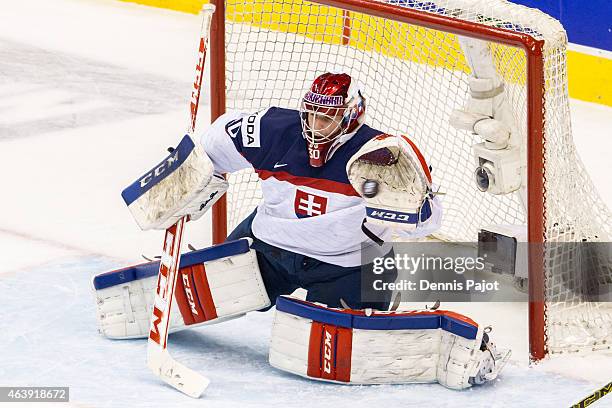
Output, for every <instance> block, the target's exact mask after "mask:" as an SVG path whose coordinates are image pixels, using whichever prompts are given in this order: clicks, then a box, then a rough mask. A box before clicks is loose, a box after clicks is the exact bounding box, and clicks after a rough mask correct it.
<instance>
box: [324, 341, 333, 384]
mask: <svg viewBox="0 0 612 408" xmlns="http://www.w3.org/2000/svg"><path fill="white" fill-rule="evenodd" d="M323 336H324V337H325V340H324V343H323V371H324V372H326V373H328V374H331V367H332V335H331V333H330V332H328V331H327V330H325V332H324V334H323Z"/></svg>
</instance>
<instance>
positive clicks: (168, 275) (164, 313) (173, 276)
mask: <svg viewBox="0 0 612 408" xmlns="http://www.w3.org/2000/svg"><path fill="white" fill-rule="evenodd" d="M214 11H215V6H213V5H211V4H205V5H204V6H203V7H202V14H203V16H202V28H201V31H200V45H199V49H198V63H197V65H196V77H195V81H194V83H193V91H192V93H191V104H190V123H189V130H188V131H189V133H193V132H194V130H195V124H196V116H197V113H198V105H199V101H200V90H201V88H202V77H203V74H204V63H205V61H206V49H207V48H206V47H207V45H206V42H207V40H208V37H209V33H210V24H211V20H212V15H213V13H214ZM186 222H187V217H186V216H185V217H183V218H181V219H180V220H178V221H177V222H176V223H175V224H174V225H172V226H171V227H170V228H168V229H167V230H166V235H165V238H164V246H163V251H162V257H161V262H160V263H159V273H158V275H157V289H156V292H155V303H154V305H153V315H152V316H151V328H150V331H149V340H148V344H147V366H148V367H149V368H150V369H151V370H152V371H153V372H154V373H155V374H156V375H157V376H159V377H160V378H161V379H162V380H163V381H165V382H166V383H168V384H170V385H171V386H173V387H174V388H176V389H177V390H179V391H181V392H183V393H185V394H187V395H189V396H190V397H193V398H198V397H199V396H200V395H201V394H202V393H203V392H204V390H205V389H206V387H208V384H209V383H210V380H209V379H208V378H206V377H204V376H203V375H201V374H199V373H197V372H195V371H193V370H191V369H190V368H188V367H185V366H184V365H183V364H181V363H179V362H177V361H176V360H174V359H173V358H172V356H171V355H170V353H169V352H168V348H167V346H168V326H169V323H170V309H171V308H172V298H173V295H174V290H175V288H176V280H177V277H178V274H179V273H180V272H179V260H180V256H181V239H182V237H183V230H184V227H185V223H186Z"/></svg>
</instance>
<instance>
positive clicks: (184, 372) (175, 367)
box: [147, 344, 210, 398]
mask: <svg viewBox="0 0 612 408" xmlns="http://www.w3.org/2000/svg"><path fill="white" fill-rule="evenodd" d="M147 365H148V366H149V368H150V369H151V370H152V371H153V373H155V375H157V376H158V377H160V378H161V379H162V380H163V381H164V382H166V383H167V384H170V385H171V386H172V387H174V388H176V389H177V390H179V391H181V392H182V393H184V394H186V395H189V396H190V397H192V398H199V397H200V395H202V393H204V391H205V390H206V388H207V387H208V384H210V380H209V379H208V378H206V377H204V376H203V375H202V374H200V373H197V372H195V371H193V370H192V369H190V368H188V367H185V366H184V365H182V364H181V363H179V362H178V361H176V360H175V359H173V358H172V356H170V353H168V350H166V349H164V350H162V349H160V348H159V346H158V345H157V344H154V345H151V344H149V347H148V350H147Z"/></svg>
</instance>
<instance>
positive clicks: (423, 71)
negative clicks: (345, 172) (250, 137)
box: [212, 0, 612, 358]
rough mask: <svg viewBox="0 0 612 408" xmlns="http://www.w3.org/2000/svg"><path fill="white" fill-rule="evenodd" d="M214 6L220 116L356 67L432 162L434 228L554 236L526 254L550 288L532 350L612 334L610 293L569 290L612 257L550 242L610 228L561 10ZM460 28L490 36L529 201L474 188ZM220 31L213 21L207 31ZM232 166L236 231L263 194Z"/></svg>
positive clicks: (376, 120) (537, 287) (398, 2)
mask: <svg viewBox="0 0 612 408" xmlns="http://www.w3.org/2000/svg"><path fill="white" fill-rule="evenodd" d="M217 7H218V10H221V11H222V12H223V8H225V14H224V17H223V15H221V17H219V16H217V17H216V18H219V19H218V20H217V24H224V26H225V31H224V34H225V40H224V43H225V60H226V61H225V69H224V74H225V76H226V79H225V84H226V87H225V94H224V96H225V98H226V101H225V102H224V101H223V99H222V97H223V95H214V94H213V101H217V102H216V103H217V106H216V107H215V105H214V103H215V102H213V116H215V109H217V113H221V112H222V111H223V110H224V109H225V108H226V109H228V110H230V109H234V110H243V111H256V110H259V109H263V108H266V107H268V106H281V107H287V108H293V109H296V108H297V107H298V103H299V100H300V98H301V97H302V96H303V94H304V92H305V90H306V89H307V88H308V86H309V85H310V83H311V81H312V80H313V79H314V78H315V77H316V76H317V75H318V74H321V73H323V72H327V71H344V72H347V73H349V74H350V75H351V76H353V77H354V78H357V79H358V80H359V82H360V83H361V84H362V86H363V89H364V91H365V96H366V98H367V109H368V110H367V117H368V119H367V120H368V123H369V125H370V126H372V127H374V128H378V129H381V130H383V131H385V132H387V133H392V134H407V135H409V136H410V137H411V138H412V139H413V140H414V141H415V142H416V143H417V145H418V146H419V147H420V149H421V150H422V151H423V153H424V155H425V156H426V157H427V159H428V161H429V162H430V163H431V164H432V166H433V173H432V174H433V177H434V179H435V182H436V183H437V184H438V185H439V186H440V189H441V190H442V191H443V192H444V193H445V195H444V208H445V213H444V220H443V226H442V228H441V230H440V231H439V233H438V234H437V238H439V239H444V240H450V241H457V242H474V241H476V240H477V234H478V230H479V228H481V227H482V226H485V225H495V224H511V225H524V224H527V223H528V231H529V240H530V242H534V243H538V242H546V245H545V247H544V251H543V253H544V256H531V258H530V275H529V276H530V281H531V282H530V290H532V291H536V292H538V291H539V292H541V293H542V294H543V296H544V300H545V302H541V301H540V300H541V299H539V298H538V297H537V296H534V297H533V298H534V299H536V300H535V301H533V302H532V305H531V306H530V342H531V352H532V356H533V357H534V358H542V357H543V356H544V354H545V353H546V352H550V353H568V352H574V351H584V350H594V349H601V348H608V347H609V346H610V345H609V342H610V340H609V339H610V336H611V335H612V319H611V316H612V314H611V312H610V308H609V304H606V303H603V302H599V303H596V302H586V301H585V299H584V298H583V296H581V295H579V294H577V293H578V292H579V291H575V290H567V288H568V286H570V287H584V286H585V285H587V286H588V285H593V284H595V285H597V284H599V285H606V284H607V285H609V284H610V283H611V281H612V272H611V271H610V267H609V263H605V262H604V263H602V262H595V264H596V265H595V266H594V267H592V268H590V269H589V270H588V271H587V272H586V273H585V272H584V268H579V267H575V263H576V262H580V260H577V258H580V257H579V256H577V255H576V254H573V253H568V250H567V249H564V248H566V247H564V246H554V245H555V244H556V243H561V242H582V241H602V242H606V241H609V238H610V232H611V228H610V226H611V217H610V212H609V210H608V208H607V206H606V205H605V204H604V203H603V201H602V200H601V199H600V197H599V195H598V193H597V190H596V189H595V188H594V186H593V184H592V182H591V180H590V178H589V177H588V175H587V173H586V171H585V169H584V167H583V165H582V163H581V161H580V158H579V157H578V155H577V153H576V150H575V147H574V144H573V141H572V137H571V125H570V115H569V104H568V90H567V67H566V46H567V39H566V34H565V31H564V30H563V28H562V26H561V25H560V24H559V23H558V22H557V21H556V20H554V19H552V18H550V17H549V16H547V15H545V14H544V13H542V12H540V11H538V10H535V9H529V8H526V7H523V6H519V5H515V4H511V3H508V2H506V1H503V0H436V1H426V2H425V1H415V0H391V1H390V2H387V3H384V2H380V1H375V0H329V1H327V0H321V1H320V2H317V3H313V2H308V1H301V0H228V1H226V3H225V4H218V5H217ZM213 27H214V26H213ZM458 34H461V35H465V36H473V37H475V38H479V39H481V40H484V41H486V42H487V46H488V47H489V49H490V52H491V55H492V56H493V63H494V65H495V69H496V71H497V75H498V76H499V78H501V79H502V81H503V82H504V85H505V92H506V95H507V98H508V101H509V105H510V106H511V107H512V116H513V121H514V125H515V131H516V132H517V133H518V139H519V140H521V141H523V142H524V146H523V149H524V155H525V156H524V157H525V159H524V160H525V161H526V163H527V164H526V168H527V169H528V170H526V171H525V175H526V177H527V178H528V180H527V182H526V185H527V186H528V187H529V194H528V200H527V203H528V204H527V207H528V210H527V211H525V210H524V205H522V203H521V199H520V194H517V193H514V194H504V195H493V194H488V193H482V192H480V191H479V190H478V189H477V188H476V185H475V183H474V169H475V162H474V157H473V151H472V145H474V144H475V143H479V142H481V140H480V138H479V137H478V136H476V135H473V134H471V133H470V132H466V131H459V130H456V129H455V128H453V127H452V126H451V125H450V124H449V117H450V115H451V113H452V112H453V110H455V109H458V108H461V107H462V106H464V104H465V101H466V98H467V95H468V93H469V89H468V80H469V78H470V76H471V75H472V73H471V71H470V65H469V63H468V61H467V60H466V56H465V55H464V53H463V52H462V49H461V47H460V44H459V41H458ZM214 35H215V33H214V28H213V42H214V41H215V40H214ZM218 38H219V33H217V39H218ZM221 38H222V37H221ZM217 41H219V40H217ZM521 41H522V42H521ZM212 47H215V45H214V44H213V45H212ZM213 58H214V56H213ZM212 63H213V64H215V65H213V69H215V68H216V69H219V66H221V67H222V66H223V65H222V64H223V62H222V61H221V60H219V59H217V62H215V60H214V59H213V62H212ZM221 69H222V68H221ZM213 74H214V73H213ZM217 75H219V74H217ZM218 78H221V77H219V76H218ZM213 83H214V79H213ZM217 91H218V92H220V93H222V92H223V88H222V87H218V88H217ZM224 103H225V104H226V106H222V105H223V104H224ZM229 178H230V185H231V187H230V191H229V193H228V199H227V210H226V216H227V229H228V230H229V231H231V229H232V228H233V227H234V226H236V225H237V224H238V223H239V222H240V221H241V220H242V219H243V218H244V217H246V216H247V215H248V214H249V213H250V212H251V211H252V210H253V209H254V208H255V207H256V205H257V204H258V203H259V202H260V200H261V192H260V190H259V187H258V177H257V175H256V174H255V173H254V172H252V171H243V172H240V173H236V174H232V175H231V176H230V177H229ZM525 197H527V195H525ZM218 222H224V221H223V218H222V217H221V218H220V221H218ZM217 227H218V228H221V230H222V229H223V228H224V227H225V225H223V226H220V225H217ZM570 252H571V251H570ZM571 271H576V273H572V272H571ZM578 271H582V272H578Z"/></svg>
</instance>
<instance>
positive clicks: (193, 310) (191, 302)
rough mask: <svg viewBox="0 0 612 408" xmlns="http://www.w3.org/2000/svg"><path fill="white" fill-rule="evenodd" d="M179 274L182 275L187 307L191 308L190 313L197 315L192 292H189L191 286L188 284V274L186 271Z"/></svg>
mask: <svg viewBox="0 0 612 408" xmlns="http://www.w3.org/2000/svg"><path fill="white" fill-rule="evenodd" d="M181 275H182V276H183V285H184V287H185V295H187V301H188V302H189V308H190V309H191V313H193V314H194V315H196V316H197V315H198V311H197V310H196V305H195V300H194V298H193V293H192V292H191V287H190V286H189V276H187V274H186V273H182V274H181Z"/></svg>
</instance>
